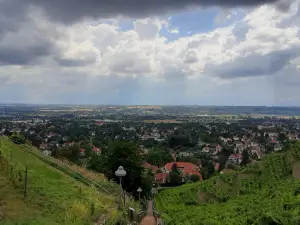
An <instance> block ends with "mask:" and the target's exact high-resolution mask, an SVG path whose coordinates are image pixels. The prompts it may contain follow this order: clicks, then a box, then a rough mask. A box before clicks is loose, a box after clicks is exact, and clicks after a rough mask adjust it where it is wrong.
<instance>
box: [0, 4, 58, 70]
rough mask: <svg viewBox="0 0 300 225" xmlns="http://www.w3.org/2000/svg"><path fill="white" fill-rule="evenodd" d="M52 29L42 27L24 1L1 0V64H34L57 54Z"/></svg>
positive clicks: (54, 33)
mask: <svg viewBox="0 0 300 225" xmlns="http://www.w3.org/2000/svg"><path fill="white" fill-rule="evenodd" d="M37 21H38V20H37ZM53 31H54V30H53V29H52V30H51V29H50V30H49V31H45V30H43V29H41V28H39V27H38V26H37V24H36V21H33V20H32V18H30V17H29V13H28V8H27V7H25V5H24V4H23V3H22V2H21V1H20V4H18V1H15V0H0V65H28V64H34V63H37V61H38V60H39V59H40V58H41V57H44V56H48V55H50V54H52V53H54V51H55V50H56V47H55V43H54V42H53V41H52V40H51V39H50V38H49V36H52V35H53V36H55V35H56V34H57V33H56V32H55V31H54V32H53ZM53 39H55V38H53Z"/></svg>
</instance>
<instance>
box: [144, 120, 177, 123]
mask: <svg viewBox="0 0 300 225" xmlns="http://www.w3.org/2000/svg"><path fill="white" fill-rule="evenodd" d="M143 122H144V123H155V124H158V123H182V121H179V120H144V121H143Z"/></svg>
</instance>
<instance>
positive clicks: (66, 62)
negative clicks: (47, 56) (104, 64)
mask: <svg viewBox="0 0 300 225" xmlns="http://www.w3.org/2000/svg"><path fill="white" fill-rule="evenodd" d="M54 60H55V61H56V62H57V63H58V64H59V65H60V66H64V67H79V66H87V65H90V64H93V63H94V62H95V61H96V59H66V58H62V57H54Z"/></svg>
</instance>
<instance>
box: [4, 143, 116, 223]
mask: <svg viewBox="0 0 300 225" xmlns="http://www.w3.org/2000/svg"><path fill="white" fill-rule="evenodd" d="M1 141H2V146H1V149H2V154H4V155H7V156H9V154H10V151H12V155H13V162H18V163H19V164H20V165H21V166H23V167H25V165H27V166H28V197H27V198H26V199H24V198H23V196H22V194H23V190H22V187H18V188H17V187H14V186H13V185H12V183H11V182H10V181H9V180H8V179H7V176H5V175H4V174H3V173H2V174H1V172H0V196H1V197H0V216H1V214H2V221H1V224H6V223H7V224H10V223H11V224H14V222H16V221H19V222H20V221H22V222H23V224H51V225H54V224H68V225H69V224H89V223H90V222H91V219H92V216H91V215H90V212H91V210H90V209H91V205H92V203H93V204H94V205H95V216H96V215H101V214H107V213H108V212H109V211H110V213H112V214H115V212H114V210H111V208H114V207H115V206H116V204H115V198H114V197H113V196H108V195H107V194H104V193H101V192H98V191H96V190H94V189H93V188H91V187H87V186H85V185H83V184H81V183H79V182H78V181H75V180H74V179H72V178H71V177H69V176H67V175H65V174H64V173H62V172H60V171H58V170H56V169H53V168H51V167H49V166H48V165H47V164H45V163H44V162H42V161H41V160H39V159H38V158H36V157H35V156H34V155H31V154H29V153H28V152H26V151H24V150H22V149H21V148H20V146H17V145H15V144H13V143H11V142H10V141H9V140H6V139H1ZM3 218H4V219H3ZM27 222H28V223H27Z"/></svg>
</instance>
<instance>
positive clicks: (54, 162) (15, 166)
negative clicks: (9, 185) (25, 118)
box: [0, 140, 112, 196]
mask: <svg viewBox="0 0 300 225" xmlns="http://www.w3.org/2000/svg"><path fill="white" fill-rule="evenodd" d="M14 143H15V144H20V145H21V146H22V147H24V148H25V150H26V151H27V152H29V153H31V154H32V155H34V156H35V157H37V158H39V159H40V160H42V161H43V162H45V163H47V164H48V165H50V166H52V167H54V168H56V169H58V170H60V171H62V172H64V173H66V174H68V175H69V176H71V177H72V178H74V179H76V180H78V181H80V182H81V183H83V184H85V185H87V186H91V187H95V188H96V189H97V190H98V191H102V192H105V193H106V194H108V195H110V196H112V194H111V192H110V191H108V190H107V189H106V188H104V187H103V186H102V185H100V184H99V183H96V182H95V181H94V180H92V179H90V178H88V177H87V176H85V175H83V174H82V173H80V172H78V171H76V170H74V169H72V168H71V167H69V166H68V165H67V164H65V163H63V162H62V161H60V160H58V159H55V158H53V157H51V156H47V155H45V154H43V153H42V152H40V151H38V150H35V149H32V148H31V147H30V146H27V145H26V144H23V143H18V142H17V141H15V140H14ZM1 145H2V143H1V142H0V151H1ZM2 152H3V153H2V154H3V156H4V157H5V159H10V161H9V160H8V161H7V162H6V163H5V162H4V165H6V164H7V163H9V164H11V165H10V167H11V169H10V170H12V173H13V172H14V173H17V174H24V173H25V172H24V171H26V168H27V167H23V168H22V169H21V167H22V165H21V164H19V163H17V162H13V160H12V154H13V153H12V152H11V151H10V154H9V155H8V154H7V151H2ZM4 161H5V160H4ZM7 166H8V165H7ZM7 166H6V167H7ZM20 171H23V173H22V172H20ZM12 175H13V174H12ZM12 175H11V176H12ZM20 176H21V175H19V177H20ZM24 177H25V175H24ZM15 180H17V179H13V181H14V182H15ZM20 180H22V179H20ZM23 185H24V186H25V183H24V184H23Z"/></svg>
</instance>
